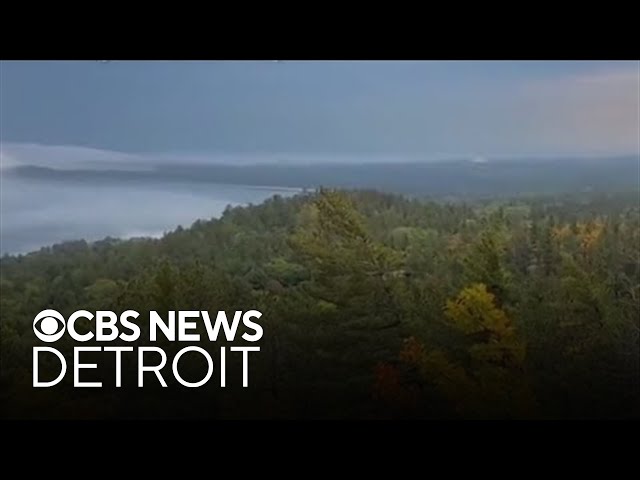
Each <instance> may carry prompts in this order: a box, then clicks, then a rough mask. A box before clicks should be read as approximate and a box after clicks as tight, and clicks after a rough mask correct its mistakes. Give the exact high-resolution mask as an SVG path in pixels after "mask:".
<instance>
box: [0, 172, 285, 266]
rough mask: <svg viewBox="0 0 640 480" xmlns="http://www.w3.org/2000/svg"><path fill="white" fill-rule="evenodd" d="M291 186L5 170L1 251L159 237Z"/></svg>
mask: <svg viewBox="0 0 640 480" xmlns="http://www.w3.org/2000/svg"><path fill="white" fill-rule="evenodd" d="M293 193H295V191H293V190H284V189H282V190H280V189H278V188H277V187H274V188H271V189H267V188H264V189H257V188H254V187H245V186H236V185H215V184H189V183H186V182H165V183H163V182H156V183H149V182H144V183H140V182H126V183H122V182H111V181H109V182H94V183H91V182H85V183H78V182H66V181H60V180H55V181H47V180H40V179H30V178H28V179H25V178H21V177H20V176H16V175H9V174H7V172H4V173H3V175H2V183H1V188H0V253H1V254H5V253H9V254H18V253H27V252H30V251H34V250H38V249H40V247H43V246H48V245H52V244H55V243H60V242H63V241H68V240H79V239H85V240H87V241H95V240H100V239H102V238H104V237H107V236H111V237H118V238H130V237H140V236H151V237H159V236H162V235H163V233H165V232H168V231H172V230H174V229H175V228H176V227H177V226H178V225H181V226H183V227H188V226H190V225H191V224H192V223H193V222H194V221H196V220H198V219H209V218H212V217H219V216H220V215H221V214H222V212H223V211H224V209H225V208H226V207H227V205H232V206H236V205H242V204H248V203H254V204H256V203H260V202H262V201H264V200H265V199H267V198H269V197H271V196H273V195H274V194H279V195H283V196H287V195H291V194H293Z"/></svg>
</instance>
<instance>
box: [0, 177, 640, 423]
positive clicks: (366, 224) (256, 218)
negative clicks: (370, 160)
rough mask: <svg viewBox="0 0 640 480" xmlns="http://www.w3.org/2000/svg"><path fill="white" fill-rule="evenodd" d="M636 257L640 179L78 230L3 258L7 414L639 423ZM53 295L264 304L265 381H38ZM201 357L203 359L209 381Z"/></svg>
mask: <svg viewBox="0 0 640 480" xmlns="http://www.w3.org/2000/svg"><path fill="white" fill-rule="evenodd" d="M639 254H640V207H639V206H638V193H637V192H631V193H628V194H623V193H619V194H608V195H605V194H596V193H591V194H588V193H583V194H575V195H564V196H538V197H535V198H528V199H525V198H519V199H517V200H499V201H498V200H495V201H490V200H486V201H476V202H473V203H464V202H456V203H455V204H449V203H438V202H426V201H420V200H417V199H408V198H405V197H401V196H396V195H391V194H382V193H378V192H374V191H336V190H320V191H318V192H315V193H312V194H308V195H307V194H305V195H297V196H294V197H291V198H287V199H284V198H281V197H278V196H275V197H273V198H271V199H270V200H268V201H266V202H265V203H263V204H260V205H255V206H249V207H237V208H229V209H227V210H226V211H225V213H224V215H223V216H222V217H221V218H220V219H215V220H211V221H198V222H196V223H194V224H193V225H192V226H191V227H190V228H187V229H182V228H179V229H178V230H176V231H174V232H172V233H170V234H167V235H166V236H164V237H163V238H162V239H155V240H154V239H134V240H127V241H122V240H116V239H105V240H103V241H99V242H96V243H92V244H88V243H86V242H84V241H77V242H68V243H64V244H60V245H56V246H53V247H48V248H44V249H42V250H41V251H39V252H34V253H32V254H29V255H23V256H5V257H3V258H2V260H1V263H0V266H1V278H0V282H1V284H0V287H1V292H2V293H1V297H0V301H1V303H0V310H1V311H0V315H1V332H0V333H1V335H0V340H1V343H0V348H1V352H0V353H1V355H2V368H1V378H0V405H1V409H0V411H1V412H2V415H3V416H5V417H10V418H18V417H19V418H31V417H35V418H42V417H46V418H122V417H125V418H127V417H160V418H182V417H196V418H256V417H258V418H630V417H638V416H639V415H640V410H639V406H640V358H639V351H640V320H639V319H640V266H639ZM47 308H53V309H56V310H58V311H60V312H61V313H62V314H63V315H65V316H67V315H69V314H70V313H71V312H74V311H76V310H78V309H79V308H83V309H87V310H90V311H95V310H113V311H115V312H121V311H123V310H126V309H134V310H137V311H139V312H144V311H148V310H151V309H153V310H157V311H161V312H162V311H164V312H166V311H168V310H198V309H201V310H213V311H215V310H227V311H233V310H248V309H252V308H255V309H258V310H260V311H261V312H262V313H263V316H262V318H261V320H260V323H261V324H262V325H263V327H264V331H265V336H264V337H263V339H262V340H261V342H260V346H261V351H260V352H259V354H256V356H255V357H253V359H252V363H251V372H250V375H251V385H250V387H249V388H242V387H241V385H239V382H237V381H236V382H235V383H234V382H232V381H231V380H230V385H229V386H227V387H226V388H224V389H221V388H220V387H219V385H216V384H215V382H212V384H211V385H206V386H203V387H201V388H197V389H184V388H179V387H175V388H169V389H162V388H160V387H159V385H158V386H157V388H154V387H153V386H150V387H149V388H144V389H137V388H135V385H133V386H131V385H129V386H127V385H126V384H124V383H126V382H124V381H123V387H122V388H120V389H117V390H116V389H115V388H104V389H73V388H72V383H71V382H72V379H71V378H65V381H63V382H62V383H61V384H60V385H58V386H56V387H55V388H47V389H34V388H32V385H31V380H32V377H31V370H32V363H31V362H32V355H31V349H32V347H33V345H34V341H35V338H34V335H33V331H32V321H33V318H34V316H35V315H36V314H37V313H38V312H40V311H41V310H44V309H47ZM139 322H140V323H141V324H144V322H145V319H144V318H143V317H142V316H141V317H140V319H139ZM172 348H175V346H173V345H168V346H167V349H168V350H171V349H172ZM205 348H206V346H205ZM67 354H68V355H70V356H72V352H71V350H69V351H68V352H67ZM134 360H135V359H133V360H131V361H132V362H134ZM125 365H126V361H125ZM41 368H43V369H46V368H47V365H44V366H43V367H41ZM52 368H53V367H52ZM105 368H106V370H104V382H105V385H112V384H113V373H112V371H110V370H109V369H108V366H105ZM111 368H112V367H111ZM124 368H126V367H124ZM202 368H203V365H200V364H198V363H197V362H195V361H194V364H193V365H192V369H193V378H198V370H199V369H202ZM230 368H236V369H238V368H241V367H240V365H234V366H230ZM53 376H55V375H53ZM67 377H71V375H69V374H68V375H67ZM200 378H201V377H200ZM228 378H230V379H231V378H235V377H234V376H233V375H232V374H231V373H228ZM132 383H133V384H135V382H132Z"/></svg>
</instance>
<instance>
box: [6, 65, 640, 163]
mask: <svg viewBox="0 0 640 480" xmlns="http://www.w3.org/2000/svg"><path fill="white" fill-rule="evenodd" d="M0 90H1V92H0V93H1V99H0V100H1V106H0V115H1V118H0V122H1V123H0V129H1V130H0V135H1V141H2V143H3V144H5V145H6V144H22V143H25V144H36V145H64V146H75V147H90V148H92V149H100V150H115V151H120V152H127V153H131V154H139V153H184V154H207V153H213V152H226V153H245V154H246V153H274V152H296V153H303V154H314V153H315V154H318V153H320V154H333V153H339V154H352V153H359V154H370V153H372V154H388V153H391V154H396V153H399V154H402V153H411V154H421V155H422V154H424V155H445V156H446V155H460V154H462V155H487V156H490V155H555V154H558V155H574V154H591V155H593V154H596V155H598V154H628V153H637V152H638V151H639V133H638V131H639V128H640V127H639V115H640V113H639V110H640V98H639V96H640V70H639V63H638V62H287V61H285V62H278V63H276V62H267V61H260V62H223V61H212V62H121V61H113V62H109V63H99V62H2V63H1V73H0Z"/></svg>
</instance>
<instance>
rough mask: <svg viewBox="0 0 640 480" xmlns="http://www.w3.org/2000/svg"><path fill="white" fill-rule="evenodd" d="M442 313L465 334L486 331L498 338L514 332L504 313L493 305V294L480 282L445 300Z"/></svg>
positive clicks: (508, 335)
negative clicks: (445, 303)
mask: <svg viewBox="0 0 640 480" xmlns="http://www.w3.org/2000/svg"><path fill="white" fill-rule="evenodd" d="M444 313H445V317H446V318H447V320H448V321H449V322H450V323H451V324H452V325H453V326H455V327H456V328H457V329H459V330H460V331H462V332H463V333H465V334H474V333H488V334H490V335H491V336H493V337H496V338H499V339H500V338H506V337H511V336H513V334H514V332H513V327H512V325H511V322H510V321H509V319H508V318H507V316H506V314H505V313H504V312H503V311H502V310H500V309H499V308H498V307H496V306H495V296H494V295H493V294H492V293H491V292H489V291H488V290H487V287H486V285H484V284H482V283H475V284H473V285H471V286H470V287H467V288H465V289H464V290H462V292H460V294H459V295H458V297H457V298H456V299H455V300H447V305H446V307H445V312H444Z"/></svg>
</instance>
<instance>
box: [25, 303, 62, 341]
mask: <svg viewBox="0 0 640 480" xmlns="http://www.w3.org/2000/svg"><path fill="white" fill-rule="evenodd" d="M65 328H66V325H65V322H64V317H63V316H62V315H60V314H59V313H58V312H56V311H55V310H43V311H42V312H40V313H39V314H38V315H36V318H35V319H34V320H33V333H35V334H36V337H38V338H39V339H40V340H42V341H43V342H47V343H51V342H56V341H58V340H60V338H62V335H64V331H65Z"/></svg>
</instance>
